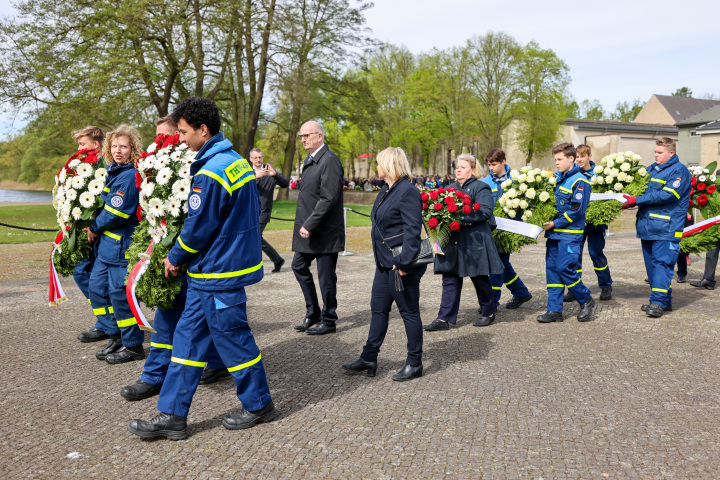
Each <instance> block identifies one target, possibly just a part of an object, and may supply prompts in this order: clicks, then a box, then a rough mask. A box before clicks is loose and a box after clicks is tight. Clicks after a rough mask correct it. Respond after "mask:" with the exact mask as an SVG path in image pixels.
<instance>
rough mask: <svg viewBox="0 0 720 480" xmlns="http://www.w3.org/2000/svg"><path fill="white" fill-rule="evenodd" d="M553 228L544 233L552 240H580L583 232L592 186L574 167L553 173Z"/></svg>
mask: <svg viewBox="0 0 720 480" xmlns="http://www.w3.org/2000/svg"><path fill="white" fill-rule="evenodd" d="M555 178H557V183H556V185H555V208H556V209H557V212H558V214H557V216H556V217H555V218H554V219H553V222H555V228H552V229H550V230H547V231H546V232H545V238H549V239H552V240H582V238H583V233H584V232H585V211H586V210H587V206H588V203H589V202H590V194H591V193H592V184H591V183H590V181H589V180H588V179H587V178H585V175H584V174H583V173H582V172H580V167H578V166H577V165H574V166H573V168H571V169H570V170H569V171H567V172H565V173H560V172H555Z"/></svg>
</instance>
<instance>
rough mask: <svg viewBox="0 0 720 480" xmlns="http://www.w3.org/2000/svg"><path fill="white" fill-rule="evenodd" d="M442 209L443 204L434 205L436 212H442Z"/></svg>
mask: <svg viewBox="0 0 720 480" xmlns="http://www.w3.org/2000/svg"><path fill="white" fill-rule="evenodd" d="M442 207H443V206H442V203H436V204H435V205H433V208H435V210H438V211H440V210H442Z"/></svg>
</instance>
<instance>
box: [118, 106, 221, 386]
mask: <svg viewBox="0 0 720 480" xmlns="http://www.w3.org/2000/svg"><path fill="white" fill-rule="evenodd" d="M176 133H177V124H176V123H175V120H173V118H172V115H166V116H164V117H162V118H158V119H157V120H155V136H158V135H160V134H164V135H174V134H176ZM186 298H187V276H185V275H182V288H181V290H180V293H178V295H177V296H176V297H175V300H174V301H173V308H172V309H170V310H163V309H162V308H158V309H157V310H156V311H155V318H154V319H153V328H154V330H155V333H153V334H152V337H150V353H149V354H148V357H147V360H145V366H144V367H143V372H142V375H140V379H139V380H138V381H137V382H135V383H134V384H132V385H128V386H126V387H123V388H122V389H121V390H120V395H121V396H122V397H123V398H126V399H128V400H143V399H145V398H149V397H152V396H153V395H157V394H158V393H160V389H161V388H162V384H163V382H164V381H165V375H166V374H167V370H168V366H169V365H170V358H171V357H172V344H173V336H174V334H175V327H176V326H177V323H178V321H179V320H180V316H181V315H182V312H183V310H184V309H185V300H186ZM210 350H211V351H210V352H209V356H208V366H207V367H206V368H205V370H204V371H203V375H202V378H201V379H200V385H205V384H209V383H214V382H217V381H218V380H221V379H223V378H227V377H229V376H230V372H228V371H227V368H225V366H224V365H223V363H222V360H221V359H220V356H219V355H218V354H217V350H216V349H215V348H214V347H212V348H211V349H210Z"/></svg>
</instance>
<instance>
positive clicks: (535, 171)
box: [530, 168, 540, 177]
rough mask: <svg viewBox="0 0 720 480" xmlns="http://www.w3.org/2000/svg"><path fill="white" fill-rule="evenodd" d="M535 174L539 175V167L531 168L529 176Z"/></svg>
mask: <svg viewBox="0 0 720 480" xmlns="http://www.w3.org/2000/svg"><path fill="white" fill-rule="evenodd" d="M536 175H540V169H539V168H533V169H532V170H531V171H530V176H532V177H534V176H536Z"/></svg>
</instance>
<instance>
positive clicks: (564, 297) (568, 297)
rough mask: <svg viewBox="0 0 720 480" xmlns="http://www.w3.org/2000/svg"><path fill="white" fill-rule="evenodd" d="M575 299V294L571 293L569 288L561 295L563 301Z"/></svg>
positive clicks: (567, 301)
mask: <svg viewBox="0 0 720 480" xmlns="http://www.w3.org/2000/svg"><path fill="white" fill-rule="evenodd" d="M575 300H576V298H575V295H573V293H572V292H571V291H570V290H568V293H566V294H565V295H564V296H563V303H569V302H574V301H575Z"/></svg>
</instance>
